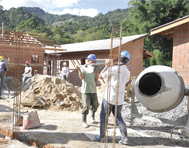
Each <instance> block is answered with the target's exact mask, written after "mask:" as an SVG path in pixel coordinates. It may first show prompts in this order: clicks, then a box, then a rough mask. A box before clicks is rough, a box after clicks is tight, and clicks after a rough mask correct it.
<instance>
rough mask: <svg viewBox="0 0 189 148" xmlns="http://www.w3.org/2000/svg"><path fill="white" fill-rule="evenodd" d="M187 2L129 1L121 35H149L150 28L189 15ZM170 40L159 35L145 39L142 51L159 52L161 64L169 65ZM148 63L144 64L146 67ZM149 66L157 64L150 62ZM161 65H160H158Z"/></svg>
mask: <svg viewBox="0 0 189 148" xmlns="http://www.w3.org/2000/svg"><path fill="white" fill-rule="evenodd" d="M187 2H189V0H131V1H130V2H129V6H130V7H131V8H132V9H131V10H130V12H129V17H127V18H126V19H125V20H123V21H122V22H121V26H122V27H123V35H135V34H143V33H150V30H151V29H152V28H155V27H158V26H161V25H164V24H166V23H168V22H171V21H174V20H176V19H178V18H181V17H184V16H186V15H188V13H189V9H188V8H189V5H186V4H188V3H187ZM172 44H173V43H172V40H171V39H168V38H165V37H163V36H160V35H153V36H150V37H148V38H146V39H145V42H144V49H147V50H149V51H151V52H152V51H154V50H159V51H160V52H161V53H162V54H163V55H164V56H163V59H164V61H166V62H164V63H163V64H165V65H170V63H171V60H172V48H173V45H172ZM147 63H148V62H144V65H146V64H147ZM151 64H157V63H156V62H154V61H153V62H152V61H151ZM160 64H162V63H160Z"/></svg>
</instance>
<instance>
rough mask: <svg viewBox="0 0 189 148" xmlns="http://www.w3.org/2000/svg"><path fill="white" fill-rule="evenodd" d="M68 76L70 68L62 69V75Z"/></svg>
mask: <svg viewBox="0 0 189 148" xmlns="http://www.w3.org/2000/svg"><path fill="white" fill-rule="evenodd" d="M68 74H69V68H68V67H62V75H63V76H64V75H66V76H68Z"/></svg>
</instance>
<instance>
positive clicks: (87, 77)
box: [76, 54, 98, 128]
mask: <svg viewBox="0 0 189 148" xmlns="http://www.w3.org/2000/svg"><path fill="white" fill-rule="evenodd" d="M93 63H96V55H95V54H89V55H88V56H87V58H86V64H87V65H90V64H93ZM76 68H77V69H78V75H79V78H80V79H81V80H82V86H81V89H82V90H81V91H82V103H83V110H82V126H83V127H84V128H87V127H88V125H87V115H88V110H89V104H90V109H91V111H92V114H91V123H95V112H96V111H97V108H98V98H97V93H96V83H97V81H98V74H95V73H88V71H87V67H85V66H84V67H81V68H80V67H79V66H76Z"/></svg>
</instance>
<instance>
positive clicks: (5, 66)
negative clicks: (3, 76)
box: [0, 62, 7, 73]
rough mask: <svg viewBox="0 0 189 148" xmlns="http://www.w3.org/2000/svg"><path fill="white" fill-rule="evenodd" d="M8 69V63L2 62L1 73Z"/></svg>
mask: <svg viewBox="0 0 189 148" xmlns="http://www.w3.org/2000/svg"><path fill="white" fill-rule="evenodd" d="M6 69H7V65H6V64H5V62H0V73H2V72H5V71H6Z"/></svg>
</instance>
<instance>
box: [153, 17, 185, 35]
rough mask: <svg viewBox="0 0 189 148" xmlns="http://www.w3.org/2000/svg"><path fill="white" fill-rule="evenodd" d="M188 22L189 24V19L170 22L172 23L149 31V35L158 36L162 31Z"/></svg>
mask: <svg viewBox="0 0 189 148" xmlns="http://www.w3.org/2000/svg"><path fill="white" fill-rule="evenodd" d="M188 22H189V17H187V18H184V19H182V20H178V21H175V22H172V23H168V24H167V25H166V24H165V25H163V26H162V27H159V28H157V29H152V30H150V35H154V34H159V33H161V32H163V31H166V30H169V29H172V28H174V27H177V26H180V25H182V24H185V23H188Z"/></svg>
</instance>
